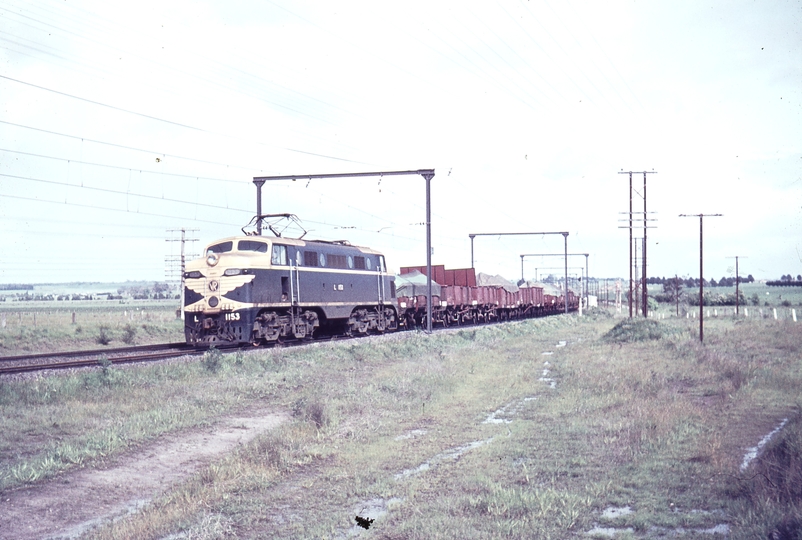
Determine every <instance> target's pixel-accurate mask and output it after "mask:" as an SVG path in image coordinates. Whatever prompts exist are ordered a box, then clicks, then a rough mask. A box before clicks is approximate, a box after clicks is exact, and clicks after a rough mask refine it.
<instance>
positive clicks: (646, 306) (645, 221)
mask: <svg viewBox="0 0 802 540" xmlns="http://www.w3.org/2000/svg"><path fill="white" fill-rule="evenodd" d="M618 174H628V175H629V297H630V298H629V318H630V319H631V318H632V285H633V279H632V265H633V260H632V191H633V190H632V175H633V174H643V250H642V251H643V254H642V259H643V272H642V273H641V293H642V295H643V302H642V304H643V305H642V308H643V316H644V317H647V316H648V315H649V303H648V302H647V298H648V295H649V291H648V288H647V287H646V229H647V228H649V227H648V222H649V221H652V220H649V219H647V216H648V214H647V212H646V175H647V174H657V171H655V170H651V171H638V172H637V173H635V172H633V171H626V172H624V171H623V170H622V171H621V172H619V173H618Z"/></svg>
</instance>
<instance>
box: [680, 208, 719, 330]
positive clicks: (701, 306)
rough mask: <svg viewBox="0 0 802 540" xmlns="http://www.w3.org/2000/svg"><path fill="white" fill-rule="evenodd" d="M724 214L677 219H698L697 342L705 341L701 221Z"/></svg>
mask: <svg viewBox="0 0 802 540" xmlns="http://www.w3.org/2000/svg"><path fill="white" fill-rule="evenodd" d="M722 215H724V214H680V215H679V217H698V218H699V341H700V342H702V343H704V341H705V328H704V316H705V309H704V301H703V300H704V287H705V278H704V260H703V257H702V254H703V251H702V243H703V239H704V235H703V229H702V221H703V219H704V218H705V217H720V216H722Z"/></svg>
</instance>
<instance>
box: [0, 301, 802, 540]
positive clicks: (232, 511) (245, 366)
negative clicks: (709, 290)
mask: <svg viewBox="0 0 802 540" xmlns="http://www.w3.org/2000/svg"><path fill="white" fill-rule="evenodd" d="M619 322H621V319H614V318H610V317H609V316H607V315H604V314H601V313H599V312H595V313H594V312H591V316H590V317H585V318H582V319H578V318H576V317H564V316H560V317H552V318H548V319H541V320H534V321H525V322H521V323H512V324H508V325H497V326H489V327H480V328H466V329H461V330H457V331H454V332H449V333H439V334H436V335H433V336H425V335H423V334H416V333H407V334H404V335H397V336H394V337H391V338H390V339H386V340H373V339H366V340H358V341H351V342H342V343H326V344H317V345H314V346H312V347H309V348H305V349H287V350H283V349H273V350H267V351H255V352H252V353H248V354H243V353H238V354H235V355H219V353H217V352H213V353H210V354H209V355H207V356H206V357H205V358H204V359H203V360H201V361H199V362H196V363H190V364H163V365H159V366H145V367H137V368H133V367H131V368H116V367H113V366H112V367H109V366H106V368H105V369H103V368H99V369H98V370H96V371H94V372H91V373H82V374H79V375H63V374H61V375H54V376H48V377H44V378H40V379H36V380H32V381H20V382H14V381H8V380H4V381H2V382H0V406H2V407H3V410H4V411H7V412H8V414H6V415H4V417H3V420H2V422H4V424H3V425H2V426H0V433H3V435H2V437H3V439H2V445H3V446H0V479H1V480H0V481H2V485H3V486H4V487H3V489H10V488H12V487H14V486H19V485H24V484H26V483H31V482H39V481H41V480H42V479H45V478H47V477H48V476H49V475H52V474H54V473H55V472H57V471H63V470H66V469H69V468H72V467H75V466H77V465H78V464H81V465H83V466H90V467H91V466H95V464H97V463H100V462H103V460H105V459H107V458H108V457H113V456H115V455H119V454H120V453H122V452H124V451H125V450H127V449H130V448H133V447H135V446H137V445H144V444H150V443H151V442H152V441H153V440H154V439H155V438H156V437H157V436H158V435H160V434H163V433H170V432H175V431H177V430H180V429H184V428H192V427H193V426H201V425H208V424H210V423H212V422H213V421H214V420H215V419H216V418H218V417H219V416H220V415H223V414H235V413H236V412H237V411H241V410H247V409H253V408H259V409H264V408H275V409H277V410H286V411H287V412H289V413H291V415H292V417H293V420H292V421H291V422H289V423H287V424H285V425H284V426H282V427H280V428H278V429H276V430H275V431H273V432H270V433H266V434H264V435H262V436H260V437H258V438H257V439H256V440H254V441H253V442H252V443H250V444H248V445H245V446H244V447H242V448H240V449H238V450H237V451H236V452H234V453H232V454H230V455H228V456H225V457H223V458H221V459H219V460H217V461H215V462H213V463H211V464H210V465H209V466H207V467H206V468H204V469H203V470H201V471H200V472H199V473H197V474H196V475H194V476H193V477H191V478H188V479H187V480H186V481H185V482H183V483H182V484H180V485H178V486H176V487H175V488H174V489H172V490H170V491H168V492H167V493H165V494H164V495H163V496H161V497H159V498H158V499H156V500H155V501H153V502H152V503H151V504H150V505H148V506H147V507H146V508H145V509H143V510H142V511H140V512H138V513H137V514H135V515H132V516H129V517H127V518H125V519H124V520H121V521H118V522H116V523H115V524H114V525H109V526H106V527H104V528H102V529H100V530H97V531H95V532H93V533H91V534H89V535H88V536H89V537H92V538H99V539H109V538H164V537H165V536H168V535H170V534H176V533H179V532H184V533H185V534H187V535H188V536H191V537H203V538H223V537H228V536H238V537H243V538H263V537H283V538H334V537H338V536H343V535H345V534H347V532H348V530H349V529H350V528H351V527H353V526H354V514H355V513H358V512H360V509H361V508H364V507H365V505H367V504H368V502H369V501H383V502H382V503H381V504H382V505H384V507H385V510H386V513H385V514H383V515H381V517H379V518H377V519H376V522H375V523H374V525H373V526H372V527H371V529H370V532H369V533H366V536H367V535H372V536H379V537H382V538H399V539H400V538H434V537H443V538H527V537H529V538H573V537H576V538H581V537H586V536H585V533H586V532H587V531H589V530H591V529H592V528H593V527H594V526H595V525H599V526H605V527H609V526H615V527H616V528H618V529H620V530H621V531H623V530H624V529H625V528H627V527H629V528H631V529H632V531H633V532H632V533H625V532H622V533H621V535H619V536H618V537H619V538H627V537H632V538H642V537H645V536H646V535H647V534H648V532H649V531H650V530H652V531H654V530H658V529H654V528H662V529H659V530H667V531H673V530H675V529H677V528H679V527H682V528H685V529H705V528H710V527H713V526H715V525H718V524H721V523H727V524H729V525H730V526H731V527H732V530H731V533H730V538H756V537H762V538H765V537H766V535H767V534H768V532H769V531H770V530H771V528H772V527H774V526H775V525H776V524H777V523H778V522H779V521H781V520H782V519H784V518H786V517H788V516H792V517H793V516H796V517H799V516H800V515H802V514H800V508H799V501H798V498H797V499H794V498H793V497H789V496H784V495H783V493H785V492H787V491H788V489H786V490H785V491H782V489H780V490H776V489H775V488H774V486H780V485H783V486H786V487H787V486H794V485H797V484H795V482H796V479H797V476H795V475H797V474H798V472H799V468H798V467H799V466H798V465H797V464H796V463H798V461H799V460H798V459H797V458H798V456H799V454H800V452H799V448H800V446H799V444H798V440H799V432H800V428H799V421H798V420H794V421H793V422H789V424H788V429H787V430H785V431H784V432H783V433H782V438H778V439H777V440H776V441H773V443H772V445H771V446H770V447H767V448H769V451H768V452H767V453H766V454H765V456H764V457H762V458H761V459H763V460H764V461H762V462H760V463H762V464H760V463H759V464H756V465H755V468H754V469H750V470H748V471H747V472H746V473H740V471H739V466H740V464H741V461H742V459H743V455H744V451H745V448H747V447H749V446H754V445H755V444H756V443H757V441H758V440H759V439H760V438H761V437H763V436H764V435H765V434H766V433H768V432H769V431H771V429H772V428H773V427H774V426H775V425H776V422H777V418H781V417H790V418H798V414H799V413H798V410H797V408H798V407H799V406H800V398H799V389H800V384H802V369H801V368H802V364H801V363H800V362H801V360H800V358H801V357H802V355H800V347H802V326H800V325H792V324H790V323H787V322H783V321H777V322H775V321H773V320H739V321H735V320H733V319H730V318H727V319H718V320H712V321H710V322H709V324H707V325H706V330H705V337H706V343H705V345H701V344H699V343H698V341H697V339H696V338H694V335H693V329H694V325H693V324H692V321H691V322H688V321H686V320H685V319H679V320H666V321H659V322H657V321H636V324H634V325H629V321H627V322H626V324H624V325H621V326H619V330H621V329H623V328H626V327H628V328H629V330H627V331H625V332H623V333H621V334H615V333H613V335H617V336H618V337H617V338H615V339H610V338H609V337H608V338H605V337H604V336H605V335H610V332H611V330H613V329H614V327H615V326H616V324H617V323H619ZM643 328H646V329H647V331H646V332H645V333H644V332H643V331H642V330H643ZM644 335H645V336H646V337H647V338H648V339H630V338H631V337H632V336H635V337H637V336H644ZM622 336H623V337H622ZM559 341H566V342H567V346H565V347H559V346H558V342H559ZM544 352H551V353H553V354H551V355H543V353H544ZM544 362H548V363H549V365H548V366H544ZM544 368H545V369H548V370H549V373H548V374H547V376H548V378H550V379H553V380H554V381H555V382H556V386H555V387H554V388H551V387H550V386H549V384H547V382H546V381H543V380H541V379H542V378H544V373H543V370H544ZM494 411H495V416H493V418H495V419H496V420H498V422H496V423H493V422H485V420H486V419H487V418H488V417H489V416H490V415H491V414H492V413H494ZM504 420H509V423H504ZM413 433H414V434H415V435H414V436H413V435H412V434H413ZM404 435H409V436H407V437H404ZM470 443H475V444H474V447H473V448H471V449H467V448H468V447H467V445H469V444H470ZM775 448H777V449H775ZM424 463H428V464H429V465H430V468H429V469H428V470H422V469H421V468H420V466H421V465H422V464H424ZM758 467H764V468H762V469H761V468H758ZM404 471H410V472H408V473H404ZM758 471H764V472H765V471H773V472H771V474H769V472H765V474H766V477H767V478H768V479H770V482H765V483H763V484H760V483H756V482H754V481H753V480H755V478H753V476H754V475H755V474H756V473H757V472H758ZM783 479H784V480H783ZM782 482H785V483H784V484H783V483H782ZM611 506H613V507H623V506H629V507H630V508H631V509H632V513H631V514H628V515H625V516H622V517H618V518H614V519H607V518H604V517H602V515H601V512H602V511H603V510H604V509H605V508H608V507H611ZM699 534H700V537H706V536H704V535H702V533H699Z"/></svg>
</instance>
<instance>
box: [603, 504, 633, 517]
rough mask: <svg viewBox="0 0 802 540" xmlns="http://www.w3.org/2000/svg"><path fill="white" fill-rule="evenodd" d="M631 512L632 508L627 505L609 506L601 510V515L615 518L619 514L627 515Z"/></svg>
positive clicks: (619, 515)
mask: <svg viewBox="0 0 802 540" xmlns="http://www.w3.org/2000/svg"><path fill="white" fill-rule="evenodd" d="M631 513H632V508H630V507H629V506H622V507H620V508H616V507H615V506H610V507H608V508H605V509H604V512H602V515H601V516H602V517H603V518H607V519H615V518H619V517H621V516H628V515H629V514H631Z"/></svg>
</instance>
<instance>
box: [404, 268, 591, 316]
mask: <svg viewBox="0 0 802 540" xmlns="http://www.w3.org/2000/svg"><path fill="white" fill-rule="evenodd" d="M480 277H482V274H480ZM426 281H427V279H426V267H425V266H407V267H402V268H401V275H400V276H398V277H397V278H396V287H397V296H398V305H399V317H400V319H401V320H402V321H404V324H405V325H406V326H407V327H408V328H413V327H417V326H425V325H426V287H427V285H426ZM479 281H482V280H481V279H480V280H479ZM572 299H573V300H572ZM576 300H577V299H576V297H575V296H574V294H573V293H572V292H571V291H569V309H575V307H574V308H572V305H573V304H576ZM564 302H565V299H564V297H563V296H562V295H560V296H555V295H550V294H544V291H543V288H542V287H521V288H519V287H517V286H516V285H514V284H512V283H510V282H506V281H505V282H503V283H499V284H486V285H478V284H477V276H476V271H475V269H473V268H460V269H454V270H449V269H446V268H445V266H443V265H436V266H435V265H433V266H432V324H433V325H442V326H452V325H461V324H477V323H484V322H494V321H505V320H512V319H522V318H528V317H540V316H543V315H550V314H554V313H559V312H561V311H565V303H564Z"/></svg>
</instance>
